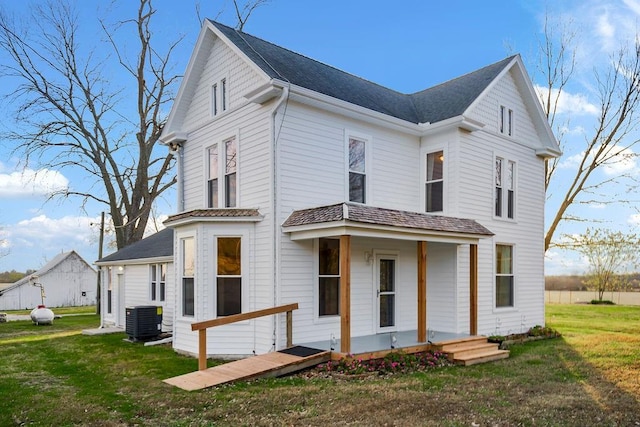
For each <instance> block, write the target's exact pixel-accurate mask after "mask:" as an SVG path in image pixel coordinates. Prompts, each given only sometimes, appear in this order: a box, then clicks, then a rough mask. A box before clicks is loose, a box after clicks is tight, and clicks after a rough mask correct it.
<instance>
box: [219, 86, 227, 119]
mask: <svg viewBox="0 0 640 427" xmlns="http://www.w3.org/2000/svg"><path fill="white" fill-rule="evenodd" d="M220 87H221V88H222V93H221V94H220V96H221V97H222V111H227V79H222V80H220Z"/></svg>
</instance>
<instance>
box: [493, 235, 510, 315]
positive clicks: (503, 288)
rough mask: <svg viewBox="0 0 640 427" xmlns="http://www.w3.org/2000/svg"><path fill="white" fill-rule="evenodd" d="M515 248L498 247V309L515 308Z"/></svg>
mask: <svg viewBox="0 0 640 427" xmlns="http://www.w3.org/2000/svg"><path fill="white" fill-rule="evenodd" d="M513 294H514V289H513V246H508V245H496V307H513Z"/></svg>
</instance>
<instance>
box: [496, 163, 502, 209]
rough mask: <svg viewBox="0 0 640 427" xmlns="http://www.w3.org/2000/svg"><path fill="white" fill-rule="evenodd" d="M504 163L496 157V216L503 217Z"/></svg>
mask: <svg viewBox="0 0 640 427" xmlns="http://www.w3.org/2000/svg"><path fill="white" fill-rule="evenodd" d="M502 162H503V160H502V159H501V158H500V157H496V194H495V215H496V216H502Z"/></svg>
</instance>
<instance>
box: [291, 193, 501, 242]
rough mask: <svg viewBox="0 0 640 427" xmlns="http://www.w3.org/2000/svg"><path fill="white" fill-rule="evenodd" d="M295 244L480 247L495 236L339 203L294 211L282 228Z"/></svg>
mask: <svg viewBox="0 0 640 427" xmlns="http://www.w3.org/2000/svg"><path fill="white" fill-rule="evenodd" d="M282 229H283V231H284V232H287V233H290V236H291V240H305V239H315V238H319V237H332V236H340V235H351V236H361V237H378V238H385V239H399V240H412V241H431V242H444V243H456V244H468V243H477V242H478V240H480V239H482V238H485V237H489V236H492V235H493V233H492V232H491V231H490V230H488V229H487V228H486V227H484V226H482V225H481V224H479V223H478V222H477V221H475V220H472V219H465V218H453V217H447V216H442V215H431V214H425V213H419V212H409V211H400V210H395V209H385V208H378V207H374V206H367V205H360V204H355V203H339V204H336V205H330V206H321V207H317V208H310V209H304V210H298V211H294V212H293V213H292V214H291V215H290V216H289V218H287V220H286V221H285V222H284V223H283V224H282Z"/></svg>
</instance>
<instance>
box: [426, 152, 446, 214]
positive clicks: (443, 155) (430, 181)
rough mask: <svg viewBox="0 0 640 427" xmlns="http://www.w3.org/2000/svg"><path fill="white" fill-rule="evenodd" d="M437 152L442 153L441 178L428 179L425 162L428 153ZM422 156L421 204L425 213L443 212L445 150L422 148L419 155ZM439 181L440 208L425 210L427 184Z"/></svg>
mask: <svg viewBox="0 0 640 427" xmlns="http://www.w3.org/2000/svg"><path fill="white" fill-rule="evenodd" d="M437 153H442V178H440V179H433V180H429V179H428V173H427V172H428V170H427V169H428V168H427V163H428V158H429V155H430V154H437ZM421 158H422V163H423V169H424V172H423V173H422V175H423V177H424V179H423V189H422V199H423V203H422V206H423V208H424V211H425V212H426V213H439V214H441V213H443V212H444V211H445V197H446V194H447V192H446V189H445V181H446V179H445V176H446V163H447V162H446V159H447V157H446V154H445V150H444V148H440V149H435V150H424V153H423V155H422V156H421ZM438 182H441V183H442V200H441V201H440V202H441V204H442V209H441V210H439V211H429V210H427V201H428V200H427V185H429V184H435V183H438Z"/></svg>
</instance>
